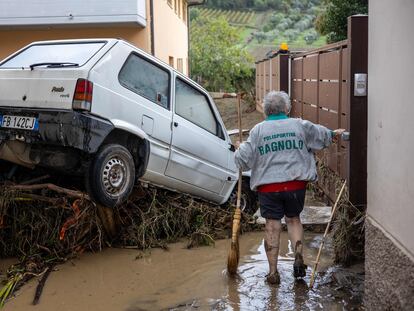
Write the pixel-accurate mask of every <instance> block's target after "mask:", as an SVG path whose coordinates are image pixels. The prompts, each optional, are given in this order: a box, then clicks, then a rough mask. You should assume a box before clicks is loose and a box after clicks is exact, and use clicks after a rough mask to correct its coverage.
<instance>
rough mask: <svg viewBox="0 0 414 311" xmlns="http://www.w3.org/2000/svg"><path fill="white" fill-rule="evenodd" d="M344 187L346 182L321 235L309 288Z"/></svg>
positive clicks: (313, 280) (313, 279)
mask: <svg viewBox="0 0 414 311" xmlns="http://www.w3.org/2000/svg"><path fill="white" fill-rule="evenodd" d="M345 185H346V180H345V181H344V184H343V185H342V188H341V191H340V192H339V194H338V197H337V198H336V201H335V204H334V207H333V208H332V213H331V217H330V218H329V222H328V225H327V226H326V229H325V234H324V235H323V238H322V242H321V245H320V246H319V251H318V255H317V256H316V261H315V266H314V267H313V271H312V275H311V279H310V283H309V288H312V287H313V283H314V282H315V276H316V269H318V265H319V259H320V257H321V253H322V248H323V246H324V244H325V238H326V236H327V235H328V231H329V227H330V226H331V222H332V219H333V216H334V214H335V211H336V208H337V206H338V202H339V200H340V199H341V197H342V193H343V192H344V189H345Z"/></svg>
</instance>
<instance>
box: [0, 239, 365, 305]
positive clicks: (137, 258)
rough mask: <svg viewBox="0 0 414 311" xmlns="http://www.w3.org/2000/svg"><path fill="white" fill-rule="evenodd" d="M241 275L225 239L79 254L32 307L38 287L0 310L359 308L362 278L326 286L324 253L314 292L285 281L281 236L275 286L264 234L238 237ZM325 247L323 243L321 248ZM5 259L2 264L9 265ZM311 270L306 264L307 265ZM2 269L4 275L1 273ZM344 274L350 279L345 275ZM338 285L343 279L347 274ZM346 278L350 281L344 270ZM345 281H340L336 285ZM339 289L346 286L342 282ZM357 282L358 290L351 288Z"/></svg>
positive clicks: (288, 263) (329, 277)
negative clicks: (232, 269) (229, 271)
mask: <svg viewBox="0 0 414 311" xmlns="http://www.w3.org/2000/svg"><path fill="white" fill-rule="evenodd" d="M305 240H306V241H305V245H306V246H307V252H306V254H305V261H306V262H307V263H308V264H310V263H311V262H312V260H314V258H316V253H317V248H318V247H319V243H320V240H321V235H320V234H311V233H306V239H305ZM240 242H241V263H240V266H239V272H240V275H239V277H238V278H236V279H229V278H228V277H227V275H226V258H227V252H228V249H229V246H230V242H229V240H221V241H217V242H216V245H215V246H214V247H200V248H195V249H191V250H188V249H185V244H184V243H176V244H173V245H171V246H170V249H169V251H163V250H159V249H157V250H153V251H152V252H151V253H141V252H138V251H136V250H125V249H107V250H105V251H103V252H102V253H98V254H84V255H83V256H81V258H80V259H76V260H73V261H72V262H68V263H66V264H64V265H61V266H59V267H58V268H57V270H58V271H55V272H53V273H52V274H51V275H50V277H49V279H48V280H47V282H46V285H45V288H44V292H43V295H42V297H41V299H40V303H39V305H37V306H32V305H31V301H32V300H33V296H34V292H35V287H36V284H37V282H36V281H32V282H30V283H29V284H27V285H25V286H24V287H23V288H22V289H21V290H20V291H19V292H18V293H17V295H16V297H15V298H13V299H11V300H10V301H8V302H7V304H6V306H5V308H4V309H5V310H14V311H19V310H45V311H49V310H50V311H51V310H59V311H66V310H88V309H89V310H103V311H105V310H125V311H143V310H320V309H327V310H344V309H345V310H351V309H358V308H359V305H360V302H361V294H362V293H361V292H360V290H358V288H359V289H361V288H362V287H361V286H362V283H361V282H362V281H361V280H362V278H361V277H360V278H356V279H357V280H359V281H358V282H359V283H358V282H356V281H355V280H354V279H353V280H352V281H351V287H352V288H351V290H348V289H346V288H345V287H346V286H345V285H343V284H342V285H340V284H338V283H337V282H334V281H333V280H335V279H338V277H337V276H336V277H335V274H336V273H337V272H338V271H339V270H340V269H337V268H332V261H331V259H330V258H331V254H330V252H329V251H328V252H325V253H324V255H323V256H322V260H321V264H320V268H321V270H322V271H325V272H323V273H321V274H320V277H318V279H317V282H316V284H315V288H314V289H313V290H309V289H308V288H307V285H306V284H308V283H309V275H310V272H311V270H310V268H308V276H307V277H306V278H305V279H304V280H303V281H301V282H295V281H294V279H293V277H292V264H293V258H292V257H293V253H292V249H291V246H290V245H289V244H290V243H289V242H288V239H287V234H286V232H284V233H283V234H282V238H281V251H280V254H281V256H280V257H279V273H280V275H281V284H280V285H279V286H269V285H267V284H266V283H265V275H266V273H267V270H268V266H267V260H266V255H265V252H264V247H263V233H262V232H257V233H249V234H245V235H243V236H242V237H241V240H240ZM328 247H329V245H328ZM9 264H10V261H2V265H3V266H5V265H9ZM312 265H313V264H312ZM3 271H4V270H3ZM346 273H348V274H349V271H347V272H346ZM346 273H345V274H343V273H342V274H341V275H345V277H343V279H346V280H349V277H347V276H346ZM349 275H351V276H352V277H355V275H357V274H356V273H354V272H351V274H349ZM342 283H344V282H342ZM345 283H346V282H345ZM357 283H358V284H357Z"/></svg>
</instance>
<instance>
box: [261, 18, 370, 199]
mask: <svg viewBox="0 0 414 311" xmlns="http://www.w3.org/2000/svg"><path fill="white" fill-rule="evenodd" d="M367 60H368V17H367V16H362V15H357V16H352V17H349V18H348V39H347V40H344V41H341V42H337V43H334V44H330V45H327V46H324V47H323V48H320V49H316V50H312V51H309V52H306V53H302V54H293V55H291V59H290V66H291V67H290V69H291V70H290V83H291V85H290V97H291V99H292V111H291V116H292V117H299V118H303V119H307V120H309V121H312V122H314V123H319V124H322V125H324V126H326V127H328V128H330V129H336V128H345V129H347V130H349V131H350V132H351V140H350V141H349V142H348V141H342V140H340V141H339V142H338V143H335V144H333V145H332V146H331V147H330V148H329V149H327V150H325V151H323V152H321V153H319V154H318V157H319V159H320V160H321V161H323V163H324V164H325V166H326V167H329V169H331V170H332V171H333V172H334V173H336V174H337V175H338V176H339V177H341V178H343V179H348V189H349V198H350V201H351V202H352V203H353V204H355V205H365V204H366V189H367V185H366V179H367V163H366V155H367V97H366V96H362V97H360V96H354V92H353V90H354V75H355V74H356V73H367V69H368V68H367V67H368V64H367V63H368V61H367ZM271 61H272V59H270V60H265V61H262V62H259V63H257V65H256V81H257V83H256V94H257V103H258V104H257V106H258V107H259V108H260V107H261V103H262V101H263V97H264V95H265V94H266V93H267V92H268V91H269V90H270V89H272V90H281V88H280V87H279V88H278V87H277V83H279V81H283V80H284V76H283V75H284V74H285V75H286V77H288V76H289V75H288V73H285V72H280V73H279V74H277V73H276V74H275V76H273V75H274V73H273V72H269V70H270V68H272V66H270V65H269V64H270V63H271ZM272 79H276V82H273V84H272V81H274V80H272ZM287 79H288V78H286V80H287ZM268 81H270V82H268ZM275 83H276V84H275ZM321 186H322V187H323V188H324V190H325V192H326V193H327V194H328V195H329V196H330V197H331V198H333V197H334V196H335V185H334V184H333V183H329V182H328V183H323V182H322V183H321Z"/></svg>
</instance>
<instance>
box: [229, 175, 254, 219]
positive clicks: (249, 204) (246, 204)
mask: <svg viewBox="0 0 414 311" xmlns="http://www.w3.org/2000/svg"><path fill="white" fill-rule="evenodd" d="M229 201H230V203H231V204H232V205H234V206H236V204H237V184H236V186H235V187H234V189H233V192H232V193H231V195H230V198H229ZM257 207H258V205H257V195H256V193H255V192H254V191H252V190H251V189H250V186H249V182H248V180H245V179H243V182H242V192H241V198H240V209H241V210H242V212H244V213H246V214H249V215H253V214H254V213H256V211H257Z"/></svg>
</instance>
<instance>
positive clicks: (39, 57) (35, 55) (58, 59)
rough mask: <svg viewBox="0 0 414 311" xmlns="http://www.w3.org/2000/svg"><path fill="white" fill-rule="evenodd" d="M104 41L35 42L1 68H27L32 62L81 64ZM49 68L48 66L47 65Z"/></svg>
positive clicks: (88, 58)
mask: <svg viewBox="0 0 414 311" xmlns="http://www.w3.org/2000/svg"><path fill="white" fill-rule="evenodd" d="M105 44H106V42H82V43H80V42H77V43H54V44H36V45H31V46H29V47H28V48H26V49H24V50H23V51H21V52H20V53H19V54H17V55H15V56H14V57H12V58H11V59H9V60H7V61H5V62H3V63H2V64H1V65H0V67H1V68H28V67H30V65H33V64H45V65H44V67H47V64H51V63H63V64H68V63H73V64H79V66H83V65H84V64H86V63H87V62H88V61H89V60H90V59H91V58H92V57H93V56H94V55H95V54H96V53H97V52H98V51H99V50H100V49H101V48H102V47H103V46H104V45H105ZM49 68H50V67H49Z"/></svg>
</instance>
